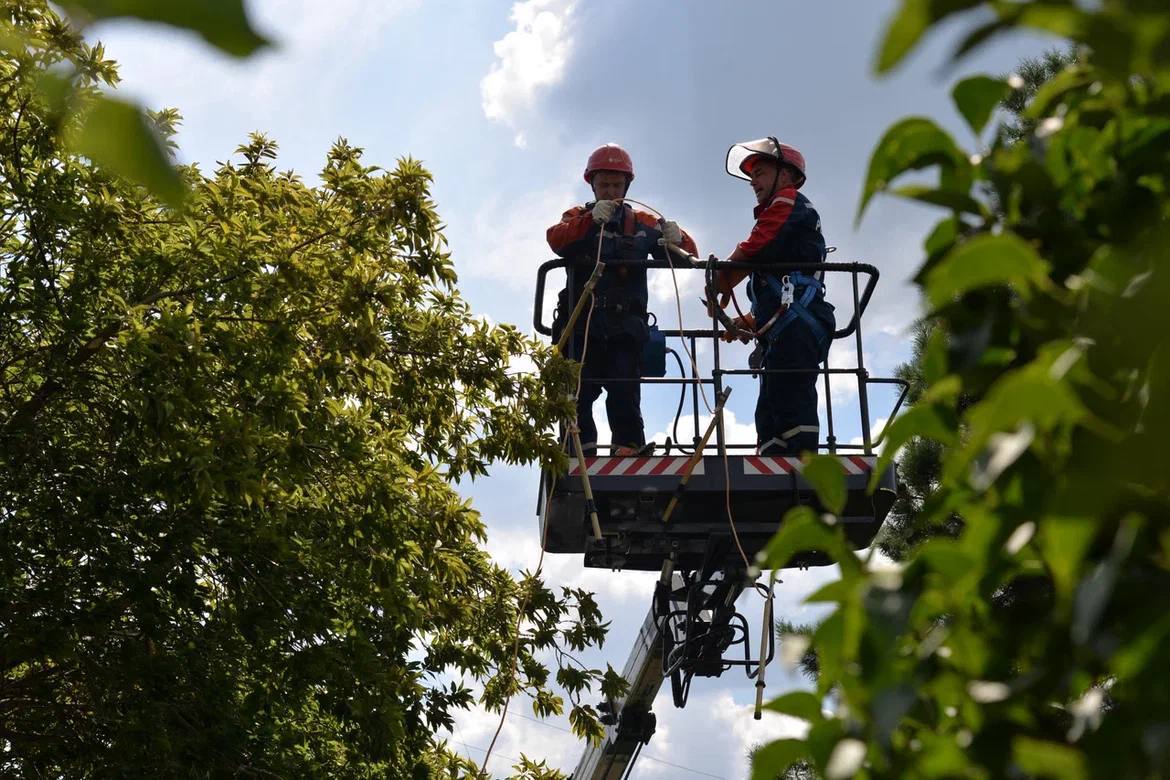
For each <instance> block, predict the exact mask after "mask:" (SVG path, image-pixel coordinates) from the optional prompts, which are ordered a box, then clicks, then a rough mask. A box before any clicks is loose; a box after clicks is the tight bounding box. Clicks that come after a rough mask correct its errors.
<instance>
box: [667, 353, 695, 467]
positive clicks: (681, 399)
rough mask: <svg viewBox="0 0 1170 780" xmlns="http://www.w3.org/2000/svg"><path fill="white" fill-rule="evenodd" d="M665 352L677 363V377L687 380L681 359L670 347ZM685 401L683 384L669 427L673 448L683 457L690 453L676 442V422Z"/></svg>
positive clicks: (684, 386)
mask: <svg viewBox="0 0 1170 780" xmlns="http://www.w3.org/2000/svg"><path fill="white" fill-rule="evenodd" d="M666 351H667V352H669V353H670V354H671V355H673V356H674V360H675V362H676V363H678V373H679V376H681V377H682V378H683V379H686V378H687V370H686V369H685V368H683V362H682V358H680V357H679V356H678V353H677V352H675V351H674V350H673V349H671V348H670V347H667V348H666ZM686 400H687V386H686V383H683V384H682V385H681V386H680V388H679V393H678V408H677V409H675V410H674V425H673V426H672V427H671V429H670V432H671V433H672V434H673V435H674V446H676V447H678V450H679V452H681V453H682V454H683V455H690V454H691V452H688V451H687V449H686V448H685V447H683V446H682V444H680V443H679V440H678V421H679V418H680V417H681V416H682V409H683V404H684V403H685V402H686ZM691 446H692V447H694V442H693V441H692V442H691ZM692 451H693V450H692Z"/></svg>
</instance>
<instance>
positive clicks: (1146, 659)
mask: <svg viewBox="0 0 1170 780" xmlns="http://www.w3.org/2000/svg"><path fill="white" fill-rule="evenodd" d="M1167 637H1170V614H1165V615H1163V616H1162V617H1160V618H1158V619H1157V620H1156V621H1154V624H1153V625H1151V626H1150V627H1149V628H1147V629H1145V630H1144V631H1142V632H1141V633H1140V634H1139V635H1138V636H1137V637H1135V638H1134V639H1132V640H1130V641H1129V642H1128V643H1127V644H1125V645H1123V646H1122V647H1119V648H1118V650H1117V652H1116V653H1115V654H1114V656H1113V658H1111V659H1110V665H1111V666H1112V668H1113V673H1114V674H1115V675H1117V679H1118V681H1120V682H1125V681H1127V680H1130V679H1132V678H1134V677H1137V676H1138V675H1140V674H1141V673H1142V672H1144V671H1145V670H1146V668H1147V666H1149V664H1150V662H1151V660H1152V659H1153V658H1154V656H1155V655H1156V654H1157V653H1158V651H1159V650H1161V651H1162V653H1163V654H1165V652H1166V647H1167V643H1166V640H1167ZM1162 668H1165V667H1164V666H1163V667H1162Z"/></svg>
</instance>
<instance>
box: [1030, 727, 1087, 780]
mask: <svg viewBox="0 0 1170 780" xmlns="http://www.w3.org/2000/svg"><path fill="white" fill-rule="evenodd" d="M1012 758H1013V759H1014V761H1015V763H1016V764H1017V765H1018V766H1019V767H1020V769H1022V770H1023V771H1024V773H1025V774H1028V775H1032V776H1034V777H1059V778H1061V780H1079V778H1085V777H1088V776H1089V775H1088V773H1087V771H1086V769H1085V758H1084V756H1083V755H1081V753H1080V751H1078V750H1076V749H1075V748H1071V747H1069V746H1068V745H1061V744H1059V743H1056V742H1045V741H1043V740H1039V739H1032V738H1031V737H1016V738H1015V739H1014V740H1012Z"/></svg>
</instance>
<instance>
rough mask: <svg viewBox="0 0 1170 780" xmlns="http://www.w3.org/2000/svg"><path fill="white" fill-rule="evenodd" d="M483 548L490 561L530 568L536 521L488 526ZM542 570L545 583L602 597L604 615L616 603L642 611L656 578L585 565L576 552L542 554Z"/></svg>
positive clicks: (535, 551) (535, 553) (536, 553)
mask: <svg viewBox="0 0 1170 780" xmlns="http://www.w3.org/2000/svg"><path fill="white" fill-rule="evenodd" d="M485 547H486V548H487V551H488V553H489V554H490V555H491V556H492V560H494V561H495V562H496V563H497V564H499V565H500V566H503V567H505V568H507V569H511V570H512V571H521V570H525V569H526V570H528V571H532V570H533V569H535V568H536V564H537V562H538V561H540V538H539V531H538V530H537V525H536V523H533V525H532V528H531V530H524V529H516V528H489V529H488V541H487V544H486V545H485ZM542 572H543V576H544V581H545V582H546V583H548V584H549V585H552V586H559V585H568V584H572V585H573V586H574V587H579V588H584V589H585V590H588V591H591V592H593V593H596V594H597V595H598V597H599V599H601V600H602V607H603V612H605V613H606V614H610V610H609V609H607V608H606V607H617V606H621V607H622V608H623V609H633V610H634V611H635V612H639V611H640V612H644V611H645V608H648V605H649V604H650V596H651V595H652V594H653V593H654V581H655V580H656V579H657V578H658V572H653V571H619V572H614V571H610V570H609V569H591V568H586V567H585V566H584V563H583V559H582V556H581V555H580V554H573V555H566V554H554V553H548V554H546V555H545V556H544V561H543V566H542Z"/></svg>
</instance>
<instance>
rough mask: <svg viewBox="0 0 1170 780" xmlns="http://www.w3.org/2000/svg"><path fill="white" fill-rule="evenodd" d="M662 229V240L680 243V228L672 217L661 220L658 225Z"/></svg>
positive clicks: (677, 244) (675, 243)
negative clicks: (660, 223)
mask: <svg viewBox="0 0 1170 780" xmlns="http://www.w3.org/2000/svg"><path fill="white" fill-rule="evenodd" d="M660 227H661V229H662V240H663V241H665V242H666V243H668V244H674V245H675V246H679V245H680V244H682V228H680V227H679V226H678V223H677V222H675V221H674V220H673V219H666V220H663V221H662V225H661V226H660Z"/></svg>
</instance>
